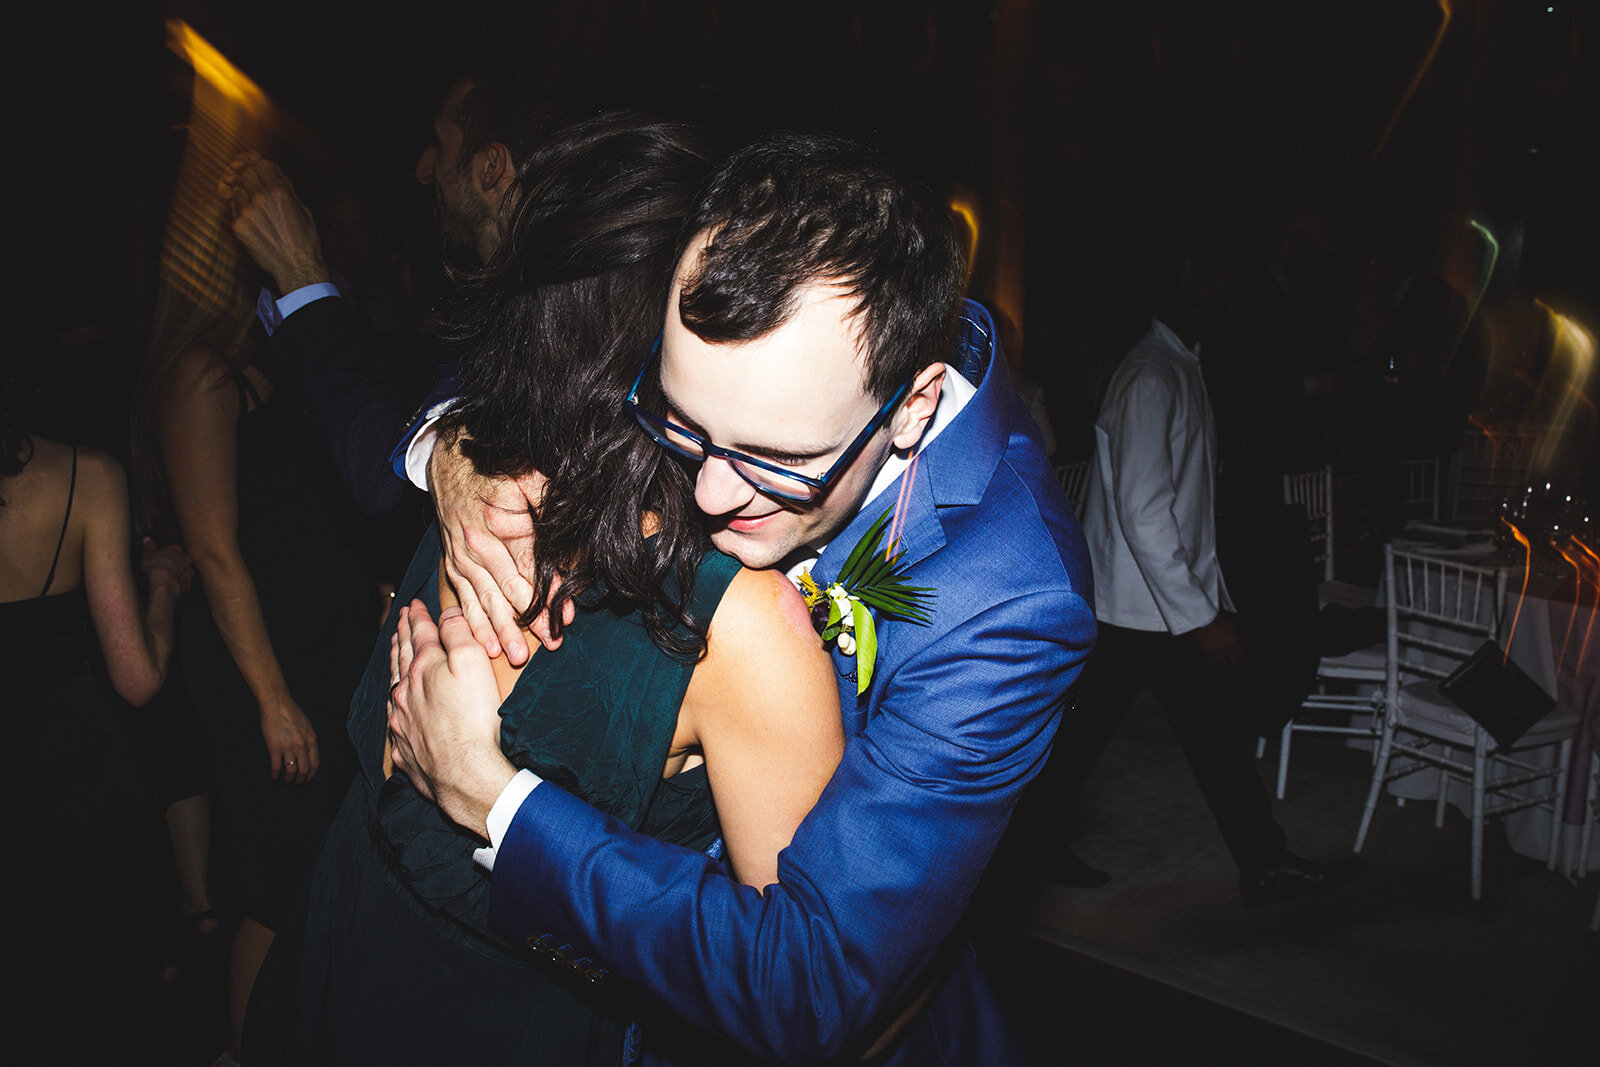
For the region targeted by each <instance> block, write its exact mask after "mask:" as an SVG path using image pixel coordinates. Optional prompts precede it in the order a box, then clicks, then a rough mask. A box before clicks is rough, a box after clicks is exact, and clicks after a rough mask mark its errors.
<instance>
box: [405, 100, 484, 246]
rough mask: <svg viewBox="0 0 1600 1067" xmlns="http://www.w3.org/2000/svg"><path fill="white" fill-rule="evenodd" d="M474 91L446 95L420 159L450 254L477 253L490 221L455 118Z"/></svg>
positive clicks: (420, 171)
mask: <svg viewBox="0 0 1600 1067" xmlns="http://www.w3.org/2000/svg"><path fill="white" fill-rule="evenodd" d="M471 91H472V83H471V82H470V81H463V82H458V83H456V85H455V86H454V87H452V88H451V90H450V92H448V93H447V94H445V98H444V102H443V103H441V104H440V105H439V111H438V113H437V114H436V115H434V117H433V138H432V139H431V140H430V141H429V142H428V145H427V147H425V148H424V149H423V150H422V155H421V156H419V157H417V167H416V178H417V181H419V182H421V183H422V184H423V185H431V186H433V192H434V196H435V198H436V201H437V204H436V207H437V215H438V220H439V237H440V240H441V241H442V242H443V243H444V247H445V249H446V251H450V252H460V251H476V250H477V247H478V235H479V231H480V230H481V229H482V227H483V224H484V222H485V221H486V220H487V219H488V217H489V207H488V204H487V203H486V202H485V201H484V199H483V197H482V196H481V195H480V193H479V190H477V189H475V188H474V187H473V183H472V162H473V161H472V160H471V159H467V158H462V155H461V127H460V126H457V125H456V123H455V119H454V118H453V117H452V116H454V115H455V114H456V108H457V107H458V106H459V105H460V103H461V100H462V98H463V97H465V96H466V95H467V93H469V92H471Z"/></svg>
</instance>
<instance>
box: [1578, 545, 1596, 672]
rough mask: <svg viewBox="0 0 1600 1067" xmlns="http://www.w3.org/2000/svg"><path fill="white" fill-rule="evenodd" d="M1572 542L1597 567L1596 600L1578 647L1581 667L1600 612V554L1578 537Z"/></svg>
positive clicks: (1579, 665)
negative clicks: (1596, 553) (1596, 616)
mask: <svg viewBox="0 0 1600 1067" xmlns="http://www.w3.org/2000/svg"><path fill="white" fill-rule="evenodd" d="M1572 543H1573V544H1575V545H1577V546H1578V547H1579V548H1581V549H1583V552H1584V554H1585V555H1587V556H1588V557H1589V559H1590V561H1591V562H1593V563H1594V567H1595V577H1594V589H1595V601H1594V603H1593V604H1591V605H1590V606H1589V624H1588V626H1586V627H1584V630H1583V646H1582V647H1581V648H1579V649H1578V667H1579V668H1580V669H1581V668H1582V667H1583V662H1584V660H1585V659H1587V658H1588V655H1589V638H1590V636H1592V635H1593V634H1594V620H1595V615H1596V614H1600V556H1597V555H1595V552H1594V549H1592V548H1590V547H1589V546H1588V545H1586V544H1584V543H1583V542H1582V541H1580V540H1578V539H1577V538H1576V537H1574V538H1573V539H1572ZM1580 591H1581V590H1580Z"/></svg>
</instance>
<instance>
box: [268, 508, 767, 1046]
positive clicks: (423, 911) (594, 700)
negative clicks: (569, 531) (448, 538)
mask: <svg viewBox="0 0 1600 1067" xmlns="http://www.w3.org/2000/svg"><path fill="white" fill-rule="evenodd" d="M438 559H439V540H438V535H437V532H436V531H434V530H430V531H429V532H428V534H427V535H426V536H425V537H424V538H423V541H422V544H421V546H420V547H419V548H418V550H417V554H416V556H415V557H414V558H413V560H412V563H411V567H410V570H409V571H408V572H407V574H406V577H405V579H404V580H403V581H402V583H401V585H400V586H399V588H398V589H397V597H396V601H397V603H406V602H408V601H409V599H410V598H411V597H418V598H420V599H421V600H422V601H423V602H424V603H426V604H427V605H428V609H429V611H430V612H431V613H432V614H433V615H434V617H435V618H437V616H438V611H439V602H438V592H437V590H438ZM738 567H739V565H738V563H737V562H736V561H734V560H732V559H730V558H728V557H726V556H723V555H720V554H718V553H711V554H709V555H707V556H706V557H705V559H704V560H703V561H702V562H701V564H700V566H699V568H698V570H697V573H696V580H695V586H694V590H693V595H692V598H691V600H690V614H691V615H692V616H694V617H695V618H697V619H698V620H700V621H701V622H702V623H704V622H709V621H710V619H711V616H712V615H713V614H714V613H715V611H716V608H717V604H718V603H719V602H720V601H721V599H722V595H723V593H724V592H725V591H726V590H727V587H728V583H729V582H731V581H732V579H733V576H734V574H735V573H737V571H738ZM390 614H391V617H390V619H389V621H388V624H387V626H386V628H385V630H384V633H383V635H382V637H381V638H380V639H379V641H378V647H377V648H376V649H374V651H373V655H372V658H371V660H370V662H369V664H368V667H367V673H366V675H365V677H364V678H363V679H362V683H361V687H360V688H359V689H358V690H357V693H356V697H355V700H354V701H353V702H352V704H351V708H350V720H349V726H350V735H351V739H352V741H353V742H354V743H355V749H356V755H357V758H358V760H359V762H360V765H361V770H360V772H359V773H358V774H357V775H356V780H355V783H354V784H353V785H352V787H351V789H350V791H349V793H348V795H347V796H346V798H345V802H344V806H343V808H342V809H341V811H340V813H339V815H338V817H337V818H336V819H335V820H334V824H333V826H332V827H331V828H330V829H329V831H328V835H327V839H326V841H325V842H324V846H323V851H322V854H321V856H320V857H319V859H318V861H317V863H316V866H315V867H314V869H313V871H312V875H311V878H310V880H309V883H308V885H307V892H306V895H305V897H304V898H303V899H302V901H301V905H300V906H299V907H298V908H297V909H296V911H295V914H294V916H293V917H292V918H291V921H290V923H289V928H288V929H286V930H285V931H282V932H280V934H279V936H278V939H277V942H276V943H275V944H274V946H273V949H272V953H271V955H270V956H269V958H268V961H267V964H266V966H265V967H264V969H263V973H262V978H261V979H260V980H258V982H257V985H256V993H255V997H254V999H253V1000H252V1003H251V1008H250V1015H249V1020H248V1023H247V1027H246V1038H245V1046H246V1052H247V1054H248V1055H247V1060H246V1062H250V1063H256V1064H260V1063H294V1064H309V1063H328V1064H344V1063H365V1062H372V1063H385V1064H408V1063H414V1064H437V1063H472V1064H480V1065H491V1064H500V1063H505V1064H511V1063H518V1064H523V1063H541V1064H543V1063H548V1064H620V1063H622V1062H624V1060H625V1054H624V1043H625V1036H626V1029H627V1024H628V1020H629V1018H630V1017H632V1016H633V1015H634V1014H635V1009H634V1007H633V1006H632V1005H630V1004H628V1003H627V1002H626V1001H625V1000H624V999H623V997H624V994H623V993H622V992H620V991H618V990H617V989H615V988H613V987H614V983H608V984H606V985H605V986H596V985H593V984H591V983H589V982H587V981H586V980H584V978H583V976H582V975H581V974H579V973H578V972H576V971H574V970H573V969H572V968H570V967H567V966H564V965H561V964H557V963H552V962H549V961H548V960H547V959H545V958H544V957H543V956H541V955H538V954H536V953H535V952H534V951H533V950H531V949H530V948H529V947H528V946H526V945H524V944H522V943H521V942H514V941H511V940H509V939H507V938H505V937H502V936H501V935H500V934H499V933H498V932H497V931H495V930H494V929H493V928H492V927H491V926H490V924H489V920H488V914H489V886H490V875H489V874H488V872H486V871H484V870H483V869H482V868H481V867H479V866H478V865H477V864H476V863H475V862H473V859H472V853H473V850H474V849H476V848H478V847H480V846H481V845H482V844H483V842H482V841H481V840H480V839H479V838H477V837H476V836H474V835H473V834H470V833H468V832H466V831H465V830H462V829H461V828H460V827H458V826H456V825H455V824H454V823H452V822H450V820H449V819H447V818H446V817H445V816H444V815H443V813H442V812H440V810H439V809H438V808H437V807H435V806H434V805H433V804H431V803H429V802H428V801H427V800H425V799H424V798H423V797H422V796H421V795H420V794H418V793H417V791H416V790H415V789H414V788H412V786H411V784H410V783H409V781H407V779H406V778H405V777H404V776H403V775H398V774H397V775H395V776H394V777H392V778H390V779H389V780H387V781H385V780H384V778H383V771H382V759H383V743H384V737H385V734H386V730H387V726H386V720H385V714H386V713H385V708H386V701H387V696H388V688H389V663H388V657H389V637H390V635H391V634H392V633H394V631H395V626H396V621H397V620H396V618H395V615H396V613H394V612H391V613H390ZM693 671H694V664H693V663H692V662H688V661H686V660H684V659H682V658H676V657H673V656H671V655H668V654H667V653H665V652H663V651H662V650H661V649H660V648H658V647H657V646H656V645H655V644H654V643H653V642H651V640H650V638H649V635H648V633H647V632H646V631H645V629H644V626H643V625H642V623H641V621H640V618H639V616H638V614H637V613H632V614H620V613H617V612H614V611H610V610H606V609H604V608H602V607H598V606H596V605H595V604H593V603H588V604H581V605H580V610H579V612H578V615H577V618H576V620H575V621H574V623H573V625H572V626H571V627H570V628H568V630H567V634H566V639H565V642H564V643H563V644H562V647H561V648H560V650H559V651H557V652H554V653H548V652H539V653H537V654H536V655H535V656H534V657H533V659H532V660H531V661H530V663H529V665H528V667H527V669H525V670H524V671H523V672H522V674H521V676H520V677H519V678H518V679H517V683H516V685H515V687H514V688H513V689H512V691H511V693H510V694H509V695H508V696H507V697H506V699H505V701H504V703H503V705H502V706H501V722H502V725H501V748H502V749H503V750H504V751H505V753H506V755H507V756H508V757H510V759H511V761H512V762H513V763H515V764H516V765H518V766H519V767H527V768H530V769H532V770H533V771H534V772H536V773H537V774H539V775H540V777H542V778H544V779H545V780H546V781H549V782H553V783H556V784H558V785H560V786H561V787H562V788H564V789H566V790H568V791H569V792H571V793H573V794H574V795H576V796H578V797H581V798H583V799H584V800H587V801H588V802H589V803H591V804H594V805H595V806H596V807H598V808H600V809H601V810H603V811H606V812H608V813H610V814H611V815H614V816H616V817H617V818H618V819H620V820H622V821H623V822H625V823H627V824H628V825H629V826H631V827H632V828H634V829H636V830H638V831H640V832H642V833H646V834H650V835H652V836H655V837H659V838H661V839H663V840H667V841H672V842H675V843H677V844H681V845H683V846H685V847H688V848H693V849H705V848H707V847H710V846H711V845H712V844H713V843H714V842H716V841H717V839H718V837H719V830H718V826H717V821H716V812H715V809H714V807H713V805H712V799H711V790H710V786H709V783H708V781H707V778H706V773H705V768H704V766H703V765H702V766H700V767H697V768H694V769H692V770H688V771H684V772H682V773H680V774H678V775H675V776H674V777H672V778H663V777H662V768H663V767H664V766H665V764H666V759H667V752H668V749H669V748H670V746H671V742H672V735H673V733H674V731H675V729H676V726H677V719H678V708H679V705H680V704H681V703H682V702H683V695H684V692H685V691H686V690H687V688H688V685H689V678H690V675H691V674H692V673H693Z"/></svg>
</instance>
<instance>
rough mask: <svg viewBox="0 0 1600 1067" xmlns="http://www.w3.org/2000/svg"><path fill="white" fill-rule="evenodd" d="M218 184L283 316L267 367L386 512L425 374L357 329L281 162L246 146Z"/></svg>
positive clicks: (361, 498) (355, 490) (370, 506)
mask: <svg viewBox="0 0 1600 1067" xmlns="http://www.w3.org/2000/svg"><path fill="white" fill-rule="evenodd" d="M219 192H220V193H221V195H222V197H223V199H224V200H225V201H226V202H227V204H228V208H229V210H230V211H231V212H232V214H233V233H234V236H235V237H237V238H238V240H239V243H240V244H241V245H242V246H243V247H244V250H245V251H246V252H247V253H249V255H250V258H251V259H253V260H255V262H256V264H257V265H258V266H260V267H261V268H262V270H264V271H265V272H266V273H267V274H268V276H269V277H270V278H271V279H272V284H273V287H274V289H275V290H276V292H277V295H278V296H279V298H280V301H279V310H280V312H281V313H282V314H283V316H284V317H283V320H282V322H280V323H279V324H278V326H277V328H276V329H275V330H274V331H272V337H271V340H270V342H269V343H268V355H269V358H270V360H271V362H272V365H273V374H274V377H275V378H281V379H282V380H284V381H286V382H288V383H289V386H290V388H291V389H292V390H293V391H294V392H295V394H296V395H297V397H298V399H299V400H300V402H301V404H302V405H303V406H304V407H305V409H306V411H307V412H308V413H309V414H310V416H311V421H312V424H313V425H314V426H316V428H317V434H318V436H319V437H321V438H322V441H323V444H324V445H325V446H326V447H327V449H328V451H329V453H330V455H331V456H332V457H333V462H334V466H335V467H336V468H337V469H338V471H339V476H340V477H341V478H342V479H343V480H344V483H345V485H346V487H347V488H348V489H349V490H350V494H351V496H352V497H354V498H355V501H356V504H357V505H358V506H359V507H360V508H361V510H362V511H363V512H364V513H366V514H367V515H370V516H373V517H375V518H384V517H387V516H389V515H392V514H393V513H394V512H395V511H396V509H398V508H399V507H400V506H401V505H402V504H403V503H404V502H405V501H406V499H407V497H408V496H409V495H410V493H411V490H410V489H409V488H408V487H407V485H406V483H405V482H404V481H403V480H401V479H400V478H398V477H396V476H395V473H394V471H393V469H392V468H391V467H390V464H389V456H390V453H391V451H392V450H393V449H394V446H395V443H396V441H397V440H398V439H399V438H400V437H401V435H402V434H403V433H404V429H405V426H406V425H407V420H408V419H409V418H410V417H411V416H412V415H413V413H414V412H415V411H416V409H417V405H418V404H420V403H422V400H423V398H424V397H425V396H426V395H427V392H428V383H426V382H418V381H414V380H412V379H411V378H410V377H409V376H407V375H404V374H401V373H399V372H398V371H397V370H396V368H395V367H394V366H393V365H392V364H391V363H390V362H389V361H387V360H385V359H384V358H383V356H382V355H381V353H380V352H379V351H378V349H377V347H376V345H375V344H374V342H373V341H372V340H371V339H370V338H368V337H365V336H363V335H362V334H361V332H360V331H359V330H357V329H356V327H355V324H354V322H353V321H352V318H351V316H350V313H349V309H348V308H347V307H346V306H345V304H344V301H343V300H340V299H338V298H337V291H336V290H334V289H333V288H332V286H331V284H330V279H331V274H330V272H329V270H328V265H327V263H326V262H325V261H324V260H323V257H322V244H321V240H320V238H319V237H318V236H317V227H316V222H315V220H314V219H313V218H312V215H311V211H310V209H309V208H307V207H306V205H305V204H304V203H303V202H301V200H300V198H299V197H298V196H296V195H295V191H294V187H293V186H292V185H291V184H290V183H289V179H288V177H287V176H286V175H285V174H284V173H283V171H282V170H280V169H279V168H278V167H277V166H276V165H275V164H274V163H273V162H272V161H271V160H266V159H262V158H261V157H260V156H258V155H256V154H255V153H247V154H246V155H244V156H241V157H240V158H238V159H236V160H234V161H233V163H232V164H231V165H230V167H229V169H228V172H227V174H226V175H225V176H224V178H223V180H222V182H221V186H220V189H219ZM313 286H315V287H316V288H314V289H313V288H311V287H313ZM283 298H288V299H283ZM291 303H292V305H293V306H292V307H291V306H290V305H291Z"/></svg>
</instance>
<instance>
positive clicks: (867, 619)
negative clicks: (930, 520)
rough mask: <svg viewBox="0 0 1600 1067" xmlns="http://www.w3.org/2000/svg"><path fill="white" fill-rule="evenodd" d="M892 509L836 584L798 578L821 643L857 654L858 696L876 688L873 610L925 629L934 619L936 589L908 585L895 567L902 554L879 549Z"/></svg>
mask: <svg viewBox="0 0 1600 1067" xmlns="http://www.w3.org/2000/svg"><path fill="white" fill-rule="evenodd" d="M893 511H894V509H893V508H890V509H889V510H888V511H885V512H884V513H883V514H882V515H881V516H879V518H878V521H877V522H874V523H873V524H872V526H871V527H870V528H869V529H868V530H867V532H866V533H865V534H862V536H861V540H860V541H857V542H856V547H855V548H853V549H851V550H850V555H849V557H848V558H847V559H846V560H845V561H844V566H843V567H841V568H840V569H839V577H838V578H837V579H836V580H835V581H833V582H830V583H829V584H828V585H827V586H826V587H825V588H824V587H822V586H819V585H818V584H817V582H816V579H814V578H812V577H811V571H810V570H809V569H807V570H805V571H802V572H801V573H800V575H799V577H798V579H797V583H798V584H799V586H800V593H801V595H802V596H803V597H804V598H805V602H806V607H808V608H810V609H811V625H812V626H814V627H816V629H817V632H818V633H820V634H821V635H822V643H823V644H824V645H827V644H828V643H829V642H830V641H836V642H838V645H839V651H840V652H842V653H844V654H845V655H847V656H852V655H853V656H855V658H856V694H857V695H858V696H859V695H860V694H862V693H865V692H866V691H867V686H869V685H871V684H872V667H873V664H874V663H875V662H876V661H877V658H878V631H877V625H876V624H875V623H874V622H873V620H872V611H876V612H877V613H878V614H879V615H881V616H883V617H884V618H885V619H900V620H903V621H905V622H914V623H916V624H917V625H918V626H927V625H928V624H929V623H930V622H931V621H932V618H933V617H932V615H931V614H930V612H931V610H932V606H933V596H934V590H932V589H931V588H928V587H925V586H916V585H907V584H906V575H905V574H904V573H903V572H901V571H900V570H899V569H898V568H897V567H896V564H897V563H898V562H899V561H900V557H901V556H902V555H903V554H904V550H903V549H900V550H893V551H891V550H890V549H884V550H882V551H880V550H879V548H880V546H881V545H882V543H883V528H884V526H885V525H886V524H887V523H888V521H889V516H890V515H891V514H892V513H893ZM869 608H870V609H872V610H871V611H869V610H868V609H869Z"/></svg>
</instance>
